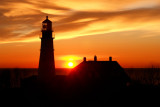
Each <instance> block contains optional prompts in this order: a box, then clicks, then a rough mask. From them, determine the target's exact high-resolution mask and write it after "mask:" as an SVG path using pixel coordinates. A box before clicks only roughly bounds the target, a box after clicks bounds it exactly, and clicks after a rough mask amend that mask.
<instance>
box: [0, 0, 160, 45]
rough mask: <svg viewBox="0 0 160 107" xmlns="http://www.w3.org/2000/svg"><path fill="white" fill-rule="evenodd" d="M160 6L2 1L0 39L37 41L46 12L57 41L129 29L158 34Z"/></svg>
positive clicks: (106, 0)
mask: <svg viewBox="0 0 160 107" xmlns="http://www.w3.org/2000/svg"><path fill="white" fill-rule="evenodd" d="M159 5H160V0H76V1H75V0H67V1H66V0H55V1H52V0H47V1H42V0H12V1H11V0H1V5H0V15H1V16H0V23H1V25H0V28H1V30H0V34H1V35H0V41H1V43H6V42H25V41H26V42H29V41H38V40H39V39H38V36H39V35H40V34H41V32H40V29H41V22H42V21H43V20H44V19H45V16H46V15H49V18H50V20H52V21H53V27H54V28H53V29H54V31H55V34H56V39H57V40H58V39H68V38H75V37H79V36H86V35H99V34H106V33H111V32H119V31H126V33H127V31H128V30H129V31H130V30H133V31H134V30H143V31H144V30H146V31H148V30H149V31H150V32H153V34H150V36H149V37H152V36H155V35H158V34H159V32H158V26H159V25H160V21H159V19H160V14H159V11H160V6H159ZM141 36H142V37H148V36H144V35H141Z"/></svg>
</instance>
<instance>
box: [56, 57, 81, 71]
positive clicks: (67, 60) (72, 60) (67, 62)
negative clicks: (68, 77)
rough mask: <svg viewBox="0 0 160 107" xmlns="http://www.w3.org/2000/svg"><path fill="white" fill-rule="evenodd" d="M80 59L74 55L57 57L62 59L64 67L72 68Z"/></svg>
mask: <svg viewBox="0 0 160 107" xmlns="http://www.w3.org/2000/svg"><path fill="white" fill-rule="evenodd" d="M81 59H82V58H81V57H79V56H75V55H66V56H61V57H59V58H58V60H61V61H62V63H63V67H65V68H74V67H75V66H76V65H77V64H78V62H79V61H80V60H81Z"/></svg>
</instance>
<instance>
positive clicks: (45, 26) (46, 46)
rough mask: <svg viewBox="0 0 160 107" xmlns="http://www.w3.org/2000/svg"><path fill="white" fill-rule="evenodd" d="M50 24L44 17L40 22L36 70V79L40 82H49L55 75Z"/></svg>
mask: <svg viewBox="0 0 160 107" xmlns="http://www.w3.org/2000/svg"><path fill="white" fill-rule="evenodd" d="M52 32H53V30H52V22H51V21H50V20H49V19H48V16H46V20H44V21H43V22H42V37H41V50H40V59H39V68H38V78H39V79H40V80H42V81H50V79H51V78H53V77H54V75H55V63H54V46H53V39H54V37H53V36H52Z"/></svg>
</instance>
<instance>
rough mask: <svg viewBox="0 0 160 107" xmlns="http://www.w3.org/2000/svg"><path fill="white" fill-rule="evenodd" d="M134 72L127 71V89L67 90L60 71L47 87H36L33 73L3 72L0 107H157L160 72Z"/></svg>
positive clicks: (77, 85)
mask: <svg viewBox="0 0 160 107" xmlns="http://www.w3.org/2000/svg"><path fill="white" fill-rule="evenodd" d="M133 70H134V69H129V70H128V71H126V72H127V74H128V75H129V76H130V78H131V84H130V85H129V86H126V87H118V86H117V87H112V86H108V85H106V82H103V83H102V82H99V83H101V84H99V83H98V84H96V85H95V84H94V85H93V86H92V85H91V86H88V85H86V86H83V87H81V86H80V84H74V86H73V87H69V88H68V86H67V85H66V82H65V81H64V80H65V79H64V78H65V76H63V75H61V74H63V73H62V72H61V71H63V70H59V72H60V73H59V75H60V76H58V77H57V78H56V79H55V80H56V81H54V82H53V84H52V83H51V84H50V85H48V86H44V85H42V84H41V83H37V80H36V76H33V75H36V73H35V72H36V69H35V70H34V71H33V72H31V73H28V71H27V70H26V72H27V73H25V72H23V75H22V73H21V71H22V70H17V69H16V70H13V71H11V72H9V70H8V71H7V70H5V71H4V73H1V78H0V107H8V106H11V107H115V106H116V107H121V106H122V107H130V106H134V107H136V106H151V107H154V106H159V105H160V98H159V96H160V85H159V83H160V78H159V77H160V72H159V71H160V70H159V69H156V70H155V69H147V71H146V70H144V71H142V69H140V70H135V71H133ZM23 71H25V70H23ZM12 72H13V73H17V74H21V75H19V76H17V75H15V74H13V73H12ZM19 72H20V73H19ZM8 74H10V75H9V76H8ZM30 75H32V76H33V77H30ZM19 80H22V81H19ZM70 82H73V80H72V81H70ZM113 85H114V84H113ZM19 86H20V87H19Z"/></svg>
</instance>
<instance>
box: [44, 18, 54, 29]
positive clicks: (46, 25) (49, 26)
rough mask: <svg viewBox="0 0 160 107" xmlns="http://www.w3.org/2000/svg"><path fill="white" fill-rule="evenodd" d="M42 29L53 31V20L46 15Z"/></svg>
mask: <svg viewBox="0 0 160 107" xmlns="http://www.w3.org/2000/svg"><path fill="white" fill-rule="evenodd" d="M42 31H52V22H51V21H50V20H49V19H48V16H46V20H44V21H43V22H42Z"/></svg>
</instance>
